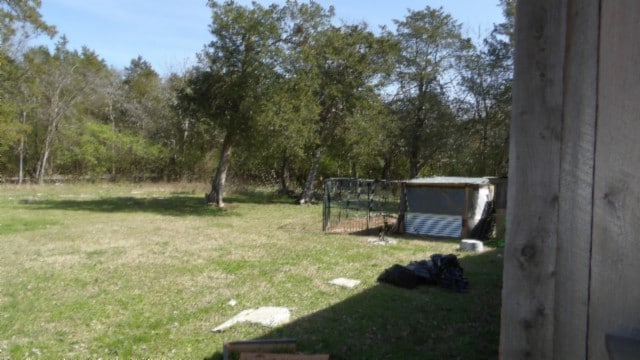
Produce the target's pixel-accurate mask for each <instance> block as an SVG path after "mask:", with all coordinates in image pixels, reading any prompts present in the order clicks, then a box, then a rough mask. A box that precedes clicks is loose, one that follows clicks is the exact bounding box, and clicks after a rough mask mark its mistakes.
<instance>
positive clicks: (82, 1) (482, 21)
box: [40, 0, 503, 74]
mask: <svg viewBox="0 0 640 360" xmlns="http://www.w3.org/2000/svg"><path fill="white" fill-rule="evenodd" d="M237 2H238V3H240V4H250V3H251V1H250V0H239V1H237ZM258 2H259V3H263V4H270V3H273V2H276V3H283V2H284V1H281V0H269V1H263V0H259V1H258ZM318 2H319V3H320V4H322V5H323V6H324V7H329V6H330V5H333V6H334V7H335V9H336V19H337V20H338V21H340V20H344V21H345V22H349V23H351V22H360V21H366V22H367V23H368V24H369V25H370V26H371V27H374V28H377V27H378V26H379V25H387V26H390V28H391V29H394V27H393V19H403V18H404V16H405V15H406V14H407V9H413V10H420V9H424V8H425V7H426V6H431V7H442V8H443V9H444V10H445V11H447V12H449V13H450V14H451V15H452V16H453V17H454V18H455V19H456V20H458V21H459V22H460V23H462V24H463V32H464V34H465V35H466V36H468V37H471V38H473V39H478V38H480V37H481V35H483V34H486V33H487V32H488V31H489V30H490V29H491V27H492V25H493V24H494V23H499V22H502V20H503V19H502V12H501V9H500V8H499V7H498V0H422V1H417V0H341V1H339V0H318ZM40 10H41V13H42V15H43V17H44V19H45V21H47V22H48V23H50V24H53V25H55V26H56V27H57V28H58V31H59V35H62V34H64V35H66V36H67V38H68V40H69V47H70V48H72V49H79V48H80V47H81V46H85V45H86V46H87V47H88V48H90V49H93V50H94V51H95V52H96V53H97V54H98V55H99V56H100V57H102V58H103V59H104V60H105V61H106V62H107V64H109V65H112V66H114V67H116V68H124V67H125V66H128V65H129V63H130V62H131V59H133V58H135V57H137V56H138V55H141V56H142V57H143V58H145V59H146V60H148V61H149V62H150V63H151V64H152V66H153V67H154V69H155V70H156V71H157V72H158V73H160V74H167V73H169V72H171V71H175V72H181V71H182V70H184V69H185V68H186V67H187V66H188V65H190V64H191V63H193V61H194V59H195V54H196V53H197V52H199V51H200V50H202V48H203V46H204V45H205V44H206V43H208V42H209V41H210V40H211V35H210V34H209V30H208V27H209V24H210V22H211V17H210V15H211V12H210V9H209V8H208V7H207V2H206V0H43V1H42V7H41V9H40Z"/></svg>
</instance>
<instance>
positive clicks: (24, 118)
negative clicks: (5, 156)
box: [18, 111, 27, 185]
mask: <svg viewBox="0 0 640 360" xmlns="http://www.w3.org/2000/svg"><path fill="white" fill-rule="evenodd" d="M26 122H27V114H26V112H24V111H23V112H22V125H24V124H25V123H26ZM18 152H19V157H20V160H19V173H18V185H22V182H23V181H24V134H23V135H20V148H19V150H18Z"/></svg>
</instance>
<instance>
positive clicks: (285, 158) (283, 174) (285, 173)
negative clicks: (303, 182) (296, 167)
mask: <svg viewBox="0 0 640 360" xmlns="http://www.w3.org/2000/svg"><path fill="white" fill-rule="evenodd" d="M289 180H290V173H289V154H287V150H285V151H283V152H282V165H281V167H280V193H282V194H287V193H288V192H289Z"/></svg>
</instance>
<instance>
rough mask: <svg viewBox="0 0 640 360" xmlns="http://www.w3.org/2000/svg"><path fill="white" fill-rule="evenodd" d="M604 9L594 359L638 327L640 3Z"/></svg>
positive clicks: (628, 0)
mask: <svg viewBox="0 0 640 360" xmlns="http://www.w3.org/2000/svg"><path fill="white" fill-rule="evenodd" d="M601 9H602V17H601V27H600V29H601V33H600V66H599V77H598V78H599V81H598V85H599V86H598V126H597V137H596V158H595V177H594V196H593V206H594V207H593V252H592V261H591V291H590V295H591V296H590V303H589V339H588V346H589V347H588V351H589V358H590V359H604V358H605V356H606V352H605V349H604V334H605V333H608V332H629V331H630V330H632V328H634V327H636V328H640V1H638V0H603V1H602V7H601ZM638 357H639V358H640V354H638Z"/></svg>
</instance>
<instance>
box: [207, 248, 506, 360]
mask: <svg viewBox="0 0 640 360" xmlns="http://www.w3.org/2000/svg"><path fill="white" fill-rule="evenodd" d="M415 260H420V259H415ZM460 262H461V264H462V266H463V267H464V270H465V276H466V277H467V278H468V279H469V283H470V285H471V289H470V291H469V292H468V293H464V294H460V293H454V292H451V291H448V290H445V289H442V288H438V287H429V286H422V287H419V288H417V289H414V290H406V289H402V288H397V287H393V286H390V285H386V284H378V285H376V286H374V287H372V288H369V289H367V290H364V291H363V292H361V293H359V294H357V295H355V296H352V297H350V298H348V299H347V300H345V301H342V302H340V303H338V304H335V305H333V306H331V307H329V308H326V309H323V310H321V311H318V312H316V313H312V314H310V315H308V316H305V317H302V318H299V319H297V320H295V321H293V322H291V323H289V324H287V325H285V326H282V327H280V328H277V329H275V330H272V331H270V332H268V333H266V334H265V335H264V336H261V337H260V338H262V339H278V338H292V339H296V340H297V343H298V351H300V352H303V353H308V354H330V355H331V359H332V360H336V359H496V358H498V346H499V328H500V303H501V286H502V258H501V256H500V255H499V252H498V251H495V250H493V251H487V252H485V253H483V254H481V255H477V256H467V257H464V258H462V259H461V260H460ZM391 265H393V264H389V266H391ZM383 270H384V269H380V272H382V271H383ZM345 291H348V290H345ZM237 326H241V325H237ZM236 340H249V339H236ZM205 359H208V360H216V359H222V353H221V352H220V351H218V352H215V353H214V354H212V355H210V356H209V357H206V358H205Z"/></svg>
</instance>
